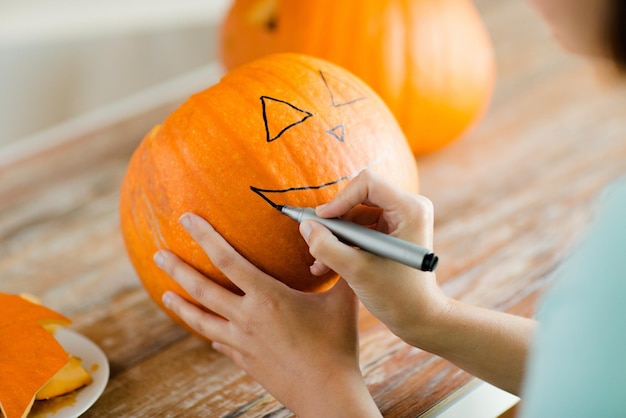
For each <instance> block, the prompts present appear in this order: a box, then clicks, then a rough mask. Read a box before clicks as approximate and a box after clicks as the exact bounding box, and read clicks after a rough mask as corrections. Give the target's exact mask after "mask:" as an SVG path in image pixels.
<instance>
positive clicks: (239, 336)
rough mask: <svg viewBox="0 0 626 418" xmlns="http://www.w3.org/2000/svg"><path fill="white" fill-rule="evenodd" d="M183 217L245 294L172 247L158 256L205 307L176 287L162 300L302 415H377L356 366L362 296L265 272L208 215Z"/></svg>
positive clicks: (342, 288) (338, 286)
mask: <svg viewBox="0 0 626 418" xmlns="http://www.w3.org/2000/svg"><path fill="white" fill-rule="evenodd" d="M181 223H182V224H183V226H184V227H185V228H186V229H187V230H188V231H189V233H190V234H191V236H192V237H193V238H194V239H195V240H196V241H197V242H198V243H199V244H200V245H201V246H202V248H203V249H204V251H205V252H206V253H207V255H208V256H209V257H210V259H211V261H212V262H213V263H214V264H215V266H216V267H218V268H219V269H220V270H221V271H222V272H223V273H224V274H225V275H226V276H228V278H229V279H230V280H231V281H232V282H233V283H234V284H236V285H237V286H238V287H239V288H240V289H241V290H242V291H243V292H244V293H245V294H244V295H243V296H240V295H237V294H234V293H232V292H230V291H229V290H227V289H225V288H223V287H222V286H220V285H218V284H216V283H214V282H213V281H211V280H210V279H208V278H206V277H204V276H203V275H202V274H201V273H199V272H198V271H197V270H195V269H194V268H193V267H191V266H190V265H188V264H186V263H185V262H184V261H182V260H181V259H180V258H178V257H177V256H176V255H174V254H173V253H171V252H168V251H159V252H158V253H156V254H155V257H154V258H155V262H156V263H157V265H159V266H160V267H161V268H162V269H163V270H164V271H165V272H167V273H168V274H169V275H170V276H171V277H172V278H173V279H174V280H176V281H177V282H178V283H179V284H180V285H181V286H182V287H183V288H184V289H185V290H186V291H187V292H188V293H189V294H190V295H191V296H192V297H193V298H194V299H196V300H197V301H198V303H200V304H201V305H203V306H204V307H205V308H207V309H209V310H210V311H212V312H214V314H213V313H208V312H206V311H205V310H203V309H201V308H199V307H198V306H196V305H194V304H192V303H190V302H188V301H187V300H185V299H183V298H182V297H180V296H179V295H177V294H174V293H172V292H166V293H165V294H164V295H163V300H164V303H165V305H166V306H167V307H168V308H169V309H171V310H172V311H173V312H174V313H175V314H176V315H178V316H179V317H180V318H181V319H182V320H183V321H184V322H185V323H187V324H188V325H189V326H190V327H191V328H193V329H194V330H196V331H197V332H198V333H200V334H201V335H203V336H205V337H207V338H208V339H210V340H212V341H214V342H213V347H214V348H215V349H216V350H217V351H220V352H222V353H224V354H225V355H227V356H228V357H230V358H231V359H232V360H233V361H234V362H235V364H237V365H238V366H239V367H241V368H242V369H243V370H244V371H245V372H247V373H248V374H249V375H250V376H252V377H253V378H254V379H256V380H257V381H258V382H259V383H260V384H261V385H263V386H264V387H265V388H266V389H267V390H268V391H269V392H270V393H272V395H274V396H275V397H276V398H277V399H278V400H279V401H280V402H281V403H283V404H284V405H285V406H286V407H288V408H290V409H291V410H292V411H294V412H295V413H296V414H298V416H301V417H307V416H315V417H319V416H325V417H332V416H336V414H337V413H339V414H341V416H361V417H367V416H379V412H378V409H377V408H376V405H375V404H374V402H373V400H372V398H371V396H370V394H369V392H368V390H367V387H366V385H365V382H364V380H363V377H362V375H361V372H360V368H359V356H358V348H359V346H358V335H357V334H358V331H357V317H358V300H357V298H356V297H355V295H354V293H353V292H352V291H351V290H350V288H349V287H348V285H347V284H346V283H345V282H344V281H343V280H340V281H339V282H338V283H337V284H336V285H335V286H334V287H333V288H332V289H330V290H329V291H327V292H325V293H317V294H312V293H304V292H300V291H297V290H294V289H291V288H289V287H287V286H286V285H284V284H283V283H281V282H279V281H277V280H275V279H274V278H272V277H270V276H268V275H266V274H265V273H263V272H262V271H260V270H259V269H257V268H256V267H255V266H254V265H252V264H251V263H250V262H248V261H247V260H246V259H245V258H243V257H242V256H241V255H240V254H238V253H237V252H236V251H235V250H234V249H233V248H232V247H231V246H230V245H229V244H228V242H226V241H225V240H224V238H223V237H222V236H220V235H219V234H218V233H217V232H216V231H215V230H214V229H213V228H212V227H211V225H209V223H208V222H206V221H205V220H204V219H202V218H200V217H198V216H196V215H193V214H185V215H183V216H182V217H181Z"/></svg>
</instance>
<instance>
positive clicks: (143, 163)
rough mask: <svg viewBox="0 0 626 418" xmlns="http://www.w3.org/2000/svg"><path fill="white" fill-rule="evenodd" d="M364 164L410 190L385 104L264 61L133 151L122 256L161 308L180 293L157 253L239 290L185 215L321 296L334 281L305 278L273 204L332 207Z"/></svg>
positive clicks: (285, 64) (299, 248)
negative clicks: (182, 220) (194, 235)
mask: <svg viewBox="0 0 626 418" xmlns="http://www.w3.org/2000/svg"><path fill="white" fill-rule="evenodd" d="M366 167H369V168H370V169H372V170H374V171H376V172H378V173H381V174H382V175H384V176H385V177H386V178H387V179H389V180H390V181H392V182H394V183H395V184H398V185H399V186H401V187H403V188H404V189H406V190H410V191H417V167H416V164H415V160H414V158H413V156H412V154H411V151H410V149H409V148H408V146H407V143H406V140H405V138H404V136H403V134H402V131H401V130H400V128H399V127H398V125H397V123H396V121H395V120H394V118H393V116H392V115H391V113H390V112H389V110H388V109H387V108H386V106H385V105H384V103H383V102H382V101H381V100H380V98H378V96H377V95H376V94H375V93H374V92H373V91H372V90H371V89H370V88H369V87H367V86H366V85H365V84H364V83H363V82H361V81H360V80H358V79H357V78H356V77H354V76H353V75H351V74H350V73H348V72H347V71H345V70H343V69H341V68H339V67H337V66H335V65H332V64H330V63H327V62H325V61H322V60H319V59H315V58H311V57H306V56H302V55H296V54H276V55H271V56H267V57H264V58H263V59H260V60H258V61H255V62H252V63H250V64H247V65H245V66H242V67H240V68H238V69H236V70H233V71H231V72H230V73H229V74H227V75H226V76H225V77H224V78H223V79H222V80H221V81H220V82H219V83H218V84H216V85H215V86H213V87H210V88H209V89H207V90H205V91H203V92H200V93H198V94H196V95H194V96H192V97H191V98H189V99H188V100H187V101H186V102H185V103H184V104H182V105H181V106H180V107H179V108H178V109H177V110H175V111H174V112H173V113H172V114H171V115H170V116H169V117H168V118H167V119H166V120H165V121H164V123H163V124H162V126H157V127H155V128H153V129H152V131H151V132H150V133H148V135H147V136H146V137H145V139H144V140H143V141H142V143H141V144H140V145H139V147H138V148H137V150H136V151H135V153H134V154H133V156H132V158H131V161H130V163H129V166H128V169H127V173H126V175H125V178H124V181H123V184H122V188H121V200H120V217H121V228H122V232H123V236H124V239H125V244H126V248H127V250H128V254H129V256H130V259H131V261H132V262H133V265H134V267H135V269H136V271H137V273H138V275H139V277H140V279H141V280H142V282H143V284H144V286H145V287H146V289H147V290H148V292H149V293H150V295H151V297H152V298H153V299H154V300H155V301H156V303H157V304H159V306H161V307H162V304H161V296H162V294H163V292H164V291H165V290H167V289H174V290H176V291H177V292H180V293H182V294H184V292H183V290H182V289H181V288H180V287H179V286H178V285H177V284H176V283H175V282H173V281H172V280H171V279H170V278H169V277H167V275H166V274H165V273H163V272H162V271H161V270H159V269H158V268H157V267H156V266H155V265H154V263H153V261H152V256H153V254H154V253H155V252H156V251H157V250H158V249H163V248H165V249H169V250H171V251H173V252H174V253H176V254H177V255H179V256H180V257H181V258H183V259H184V260H186V261H187V262H189V263H190V264H192V265H193V266H195V267H196V268H197V269H198V270H200V271H202V272H203V273H204V274H205V275H207V276H208V277H210V278H211V279H213V280H214V281H216V282H218V283H220V284H222V285H223V286H225V287H227V288H230V289H232V290H234V291H237V289H236V288H235V287H234V285H233V284H232V283H231V282H230V281H228V279H227V278H226V277H224V276H223V275H222V274H221V272H219V271H218V270H217V269H216V268H215V267H214V266H213V265H212V264H211V263H210V261H209V259H208V257H207V256H206V255H205V254H204V253H203V251H202V249H201V248H200V247H199V245H197V244H196V243H195V242H193V241H192V239H191V238H190V237H189V235H188V234H187V233H186V231H185V230H184V229H183V228H182V227H181V226H180V225H179V223H178V219H179V217H180V216H181V215H182V214H183V213H185V212H187V211H192V212H195V213H197V214H199V215H200V216H202V217H204V218H205V219H207V220H208V221H209V222H210V223H211V224H212V225H213V226H214V227H215V228H216V230H217V231H218V232H219V233H221V234H222V235H223V236H224V237H225V238H226V239H227V240H228V241H229V242H230V243H231V245H233V246H234V247H235V249H236V250H237V251H239V252H240V253H241V254H243V255H244V256H245V257H246V258H247V259H249V260H250V261H251V262H253V263H254V264H255V265H256V266H258V267H259V268H260V269H261V270H263V271H265V272H267V273H269V274H270V275H272V276H273V277H276V278H277V279H278V280H281V281H282V282H284V283H286V284H287V285H289V286H291V287H294V288H297V289H300V290H304V291H319V290H322V289H325V288H327V287H329V286H330V285H331V284H332V283H334V281H336V277H335V276H334V275H333V274H328V275H326V276H323V277H316V276H313V275H311V274H310V271H309V266H310V264H311V263H312V261H313V260H312V258H311V256H310V254H309V252H308V247H307V246H306V243H305V242H304V240H303V239H302V238H301V236H300V234H299V232H298V226H297V223H296V222H294V221H293V220H291V219H289V218H287V217H286V216H284V215H282V214H281V213H280V212H279V211H278V210H277V209H275V207H273V206H274V205H280V204H288V205H293V206H316V205H319V204H322V203H324V202H327V201H329V200H330V199H331V198H332V197H334V196H335V194H336V193H337V192H338V191H339V190H340V189H341V188H343V187H344V186H345V185H346V184H347V182H348V180H349V179H350V178H352V177H354V176H356V174H358V172H359V171H361V170H362V169H364V168H366Z"/></svg>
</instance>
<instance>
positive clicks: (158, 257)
mask: <svg viewBox="0 0 626 418" xmlns="http://www.w3.org/2000/svg"><path fill="white" fill-rule="evenodd" d="M152 258H153V260H154V263H155V264H156V265H157V266H159V267H163V265H164V264H165V257H164V256H163V253H162V252H161V251H157V252H156V253H154V256H153V257H152Z"/></svg>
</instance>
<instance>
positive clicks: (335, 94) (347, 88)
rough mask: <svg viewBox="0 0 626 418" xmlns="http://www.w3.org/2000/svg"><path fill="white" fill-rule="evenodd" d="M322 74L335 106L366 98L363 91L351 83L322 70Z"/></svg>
mask: <svg viewBox="0 0 626 418" xmlns="http://www.w3.org/2000/svg"><path fill="white" fill-rule="evenodd" d="M320 75H321V76H322V80H324V84H325V85H326V88H327V89H328V94H330V100H331V101H332V102H333V106H334V107H340V106H345V105H349V104H352V103H354V102H358V101H359V100H364V99H366V97H365V96H364V95H363V93H362V92H360V91H359V90H357V89H356V88H355V87H354V86H352V85H351V84H348V83H346V82H345V81H342V80H340V79H338V78H337V77H335V76H333V75H331V74H328V73H324V72H322V71H320Z"/></svg>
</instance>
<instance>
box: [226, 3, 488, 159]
mask: <svg viewBox="0 0 626 418" xmlns="http://www.w3.org/2000/svg"><path fill="white" fill-rule="evenodd" d="M283 51H290V52H299V53H304V54H310V55H314V56H317V57H320V58H324V59H327V60H329V61H331V62H334V63H336V64H338V65H341V66H342V67H344V68H346V69H348V70H349V71H351V72H352V73H354V74H356V75H357V76H358V77H360V78H361V79H362V80H363V81H365V82H366V83H368V84H369V85H370V86H371V87H372V88H373V89H374V90H375V91H376V92H377V93H378V94H379V95H380V96H381V97H382V98H383V100H385V102H386V103H387V105H388V106H389V108H390V109H391V111H392V112H393V114H394V115H395V116H396V118H397V120H398V122H399V123H400V126H401V127H402V128H403V130H404V132H405V134H406V136H407V139H408V140H409V142H410V145H411V148H412V150H413V152H414V153H415V154H424V153H428V152H432V151H435V150H438V149H440V148H442V147H443V146H445V145H447V144H448V143H450V142H452V141H453V140H455V139H457V138H459V137H460V136H461V135H462V134H463V133H464V132H465V131H466V130H467V129H468V128H469V127H470V126H471V125H472V124H473V123H475V122H476V121H477V120H478V119H479V118H480V116H482V114H483V113H484V110H485V108H486V106H487V103H488V101H489V98H490V96H491V92H492V89H493V84H494V79H495V74H494V73H495V71H494V56H493V48H492V45H491V41H490V39H489V36H488V34H487V32H486V29H485V27H484V25H483V22H482V20H481V18H480V15H479V14H478V12H477V11H476V9H475V7H474V5H473V3H472V2H471V0H352V1H337V0H315V1H298V0H235V2H234V5H233V6H232V8H231V10H230V12H229V13H228V14H227V16H226V19H225V20H224V22H223V24H222V30H221V59H222V61H223V63H224V64H225V66H226V67H227V68H234V67H236V66H238V65H241V64H243V63H245V62H247V61H249V60H251V59H255V58H257V57H260V56H262V55H264V54H266V53H269V52H283Z"/></svg>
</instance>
